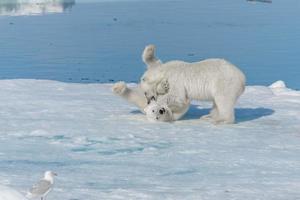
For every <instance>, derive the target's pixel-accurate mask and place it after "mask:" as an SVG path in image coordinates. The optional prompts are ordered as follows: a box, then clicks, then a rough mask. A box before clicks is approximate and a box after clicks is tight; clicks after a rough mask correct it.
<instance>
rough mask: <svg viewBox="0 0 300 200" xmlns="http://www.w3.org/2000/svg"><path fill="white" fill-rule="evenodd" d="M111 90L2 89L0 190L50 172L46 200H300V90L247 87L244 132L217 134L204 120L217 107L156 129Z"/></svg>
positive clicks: (229, 129) (22, 85)
mask: <svg viewBox="0 0 300 200" xmlns="http://www.w3.org/2000/svg"><path fill="white" fill-rule="evenodd" d="M131 85H132V86H135V85H134V84H131ZM275 85H277V84H275ZM278 85H281V86H282V84H278ZM110 87H111V85H110V84H70V83H61V82H55V81H41V80H1V81H0V91H1V92H0V126H1V129H0V142H1V145H0V152H1V153H0V183H1V184H6V183H9V185H11V186H12V187H14V188H16V189H18V190H19V191H22V192H23V191H26V190H27V189H28V188H29V187H30V186H31V184H32V183H34V182H35V181H36V180H37V179H38V178H40V177H39V175H40V174H41V173H43V172H44V171H45V170H52V171H55V172H57V173H58V174H59V176H58V178H57V181H56V183H55V187H54V191H53V192H51V193H50V194H49V196H48V199H49V200H51V199H53V200H54V199H66V200H71V199H78V200H83V199H89V200H98V199H106V200H110V199H197V200H198V199H205V200H221V199H222V200H223V199H243V200H253V199H258V198H259V199H261V200H269V199H274V200H277V199H297V198H298V197H299V196H300V191H299V190H297V189H296V188H299V187H300V158H299V155H300V115H299V114H300V113H299V112H300V92H299V91H295V90H291V89H289V88H285V87H278V86H276V87H271V88H270V87H265V86H248V87H247V88H246V91H245V93H244V94H243V95H242V96H241V98H240V99H239V102H238V104H237V106H236V119H237V124H234V125H224V126H215V125H213V124H211V123H209V122H204V121H201V120H199V118H200V117H201V115H203V114H207V112H208V111H209V109H210V107H211V103H207V102H193V105H191V108H190V110H189V111H188V113H187V114H186V116H185V117H184V118H183V119H182V120H180V121H176V122H173V123H151V122H149V121H148V120H147V118H146V116H145V115H144V114H142V113H141V112H139V111H138V109H137V108H136V107H135V106H133V105H130V104H128V103H127V102H126V101H125V100H123V99H122V98H120V97H118V96H116V95H114V94H112V92H111V90H110ZM75 174H76V176H75ZM2 190H3V189H2ZM5 191H7V190H5ZM1 194H2V195H3V194H4V193H1ZM5 194H7V192H6V193H5ZM0 199H1V198H0ZM1 200H4V199H1ZM10 200H11V199H10Z"/></svg>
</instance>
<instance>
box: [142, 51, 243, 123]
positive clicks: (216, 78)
mask: <svg viewBox="0 0 300 200" xmlns="http://www.w3.org/2000/svg"><path fill="white" fill-rule="evenodd" d="M148 48H149V47H148ZM151 48H152V49H153V51H154V48H153V47H151V46H150V49H151ZM146 49H147V47H146ZM152 55H154V53H152ZM144 61H145V62H146V63H147V65H148V69H147V71H146V72H145V73H144V75H143V76H142V78H141V83H140V88H141V89H142V90H143V91H144V94H145V96H146V98H147V100H148V101H149V100H151V99H157V98H160V96H162V95H171V96H175V97H176V99H175V100H173V101H171V104H168V106H169V107H170V109H171V110H172V111H173V110H177V109H180V108H182V106H183V105H185V104H186V102H187V101H186V99H189V100H208V101H212V102H213V108H212V110H211V111H210V113H209V114H208V115H206V116H203V117H202V119H207V120H212V121H213V122H214V123H217V124H219V123H224V124H230V123H234V121H235V115H234V105H235V103H236V101H237V99H238V97H239V96H240V95H241V94H242V93H243V91H244V89H245V81H246V78H245V75H244V74H243V72H242V71H240V70H239V69H238V68H237V67H236V66H234V65H233V64H231V63H229V62H228V61H226V60H223V59H207V60H203V61H200V62H195V63H187V62H183V61H170V62H167V63H164V64H157V59H155V58H154V57H153V58H151V59H149V58H148V59H145V60H144ZM165 85H167V86H168V87H167V90H166V89H163V88H165ZM164 91H165V92H164Z"/></svg>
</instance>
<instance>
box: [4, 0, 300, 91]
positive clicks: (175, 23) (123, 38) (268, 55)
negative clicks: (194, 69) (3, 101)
mask: <svg viewBox="0 0 300 200" xmlns="http://www.w3.org/2000/svg"><path fill="white" fill-rule="evenodd" d="M0 2H1V0H0ZM15 2H17V1H15ZM69 2H72V1H69ZM81 2H83V1H81ZM81 2H80V1H79V2H77V3H76V2H75V1H74V2H73V3H72V4H70V5H65V7H64V9H63V11H65V12H61V11H59V12H52V13H49V14H47V13H43V14H39V15H26V13H25V14H24V13H23V15H19V16H10V14H9V11H10V10H9V9H7V8H6V7H5V4H0V15H1V16H0V78H1V79H15V78H30V79H51V80H59V81H64V82H83V83H91V82H115V81H118V80H124V81H127V82H138V81H139V77H140V76H141V74H142V73H143V72H144V70H145V66H144V64H143V63H142V60H141V52H142V50H143V48H144V46H145V45H147V44H149V43H153V44H155V45H156V46H157V51H158V52H157V55H158V57H159V58H160V59H161V60H162V61H168V60H173V59H179V60H185V61H189V62H193V61H198V60H201V59H205V58H211V57H221V58H225V59H228V60H229V61H231V62H232V63H234V64H236V65H238V66H239V67H240V68H241V69H242V70H243V71H244V72H245V73H246V75H247V79H248V80H247V82H248V84H249V85H254V84H259V85H268V84H271V83H272V82H274V81H276V80H279V79H281V80H284V81H285V82H286V83H287V85H288V87H290V88H294V89H300V81H299V77H300V11H299V10H300V1H299V0H285V1H283V0H274V1H273V2H272V3H260V2H256V3H253V2H249V1H246V0H240V1H236V0H227V1H219V0H187V1H183V0H181V1H167V0H166V1H111V2H109V1H106V2H90V3H81ZM18 9H22V7H20V6H19V7H18ZM27 10H28V8H27ZM4 11H5V12H4Z"/></svg>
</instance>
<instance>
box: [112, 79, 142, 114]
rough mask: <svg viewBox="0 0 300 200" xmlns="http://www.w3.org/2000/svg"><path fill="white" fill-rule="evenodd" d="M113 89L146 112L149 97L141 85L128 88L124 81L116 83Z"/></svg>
mask: <svg viewBox="0 0 300 200" xmlns="http://www.w3.org/2000/svg"><path fill="white" fill-rule="evenodd" d="M112 91H113V92H114V93H115V94H117V95H119V96H121V97H123V98H124V99H126V100H127V101H129V102H130V103H133V104H135V105H136V106H137V107H138V108H139V109H140V110H141V111H142V112H143V113H144V109H145V107H146V106H147V99H146V97H145V95H144V93H143V91H142V90H141V89H140V87H136V88H128V87H127V85H126V83H125V82H123V81H122V82H117V83H115V84H114V85H113V87H112Z"/></svg>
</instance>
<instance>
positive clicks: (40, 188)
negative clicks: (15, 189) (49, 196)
mask: <svg viewBox="0 0 300 200" xmlns="http://www.w3.org/2000/svg"><path fill="white" fill-rule="evenodd" d="M51 186H52V184H51V182H50V181H46V180H43V179H42V180H40V181H39V182H37V183H36V184H35V185H33V186H32V188H31V189H30V191H29V192H30V193H31V194H32V195H34V196H39V195H43V194H45V193H46V192H48V191H49V190H50V189H51Z"/></svg>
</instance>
